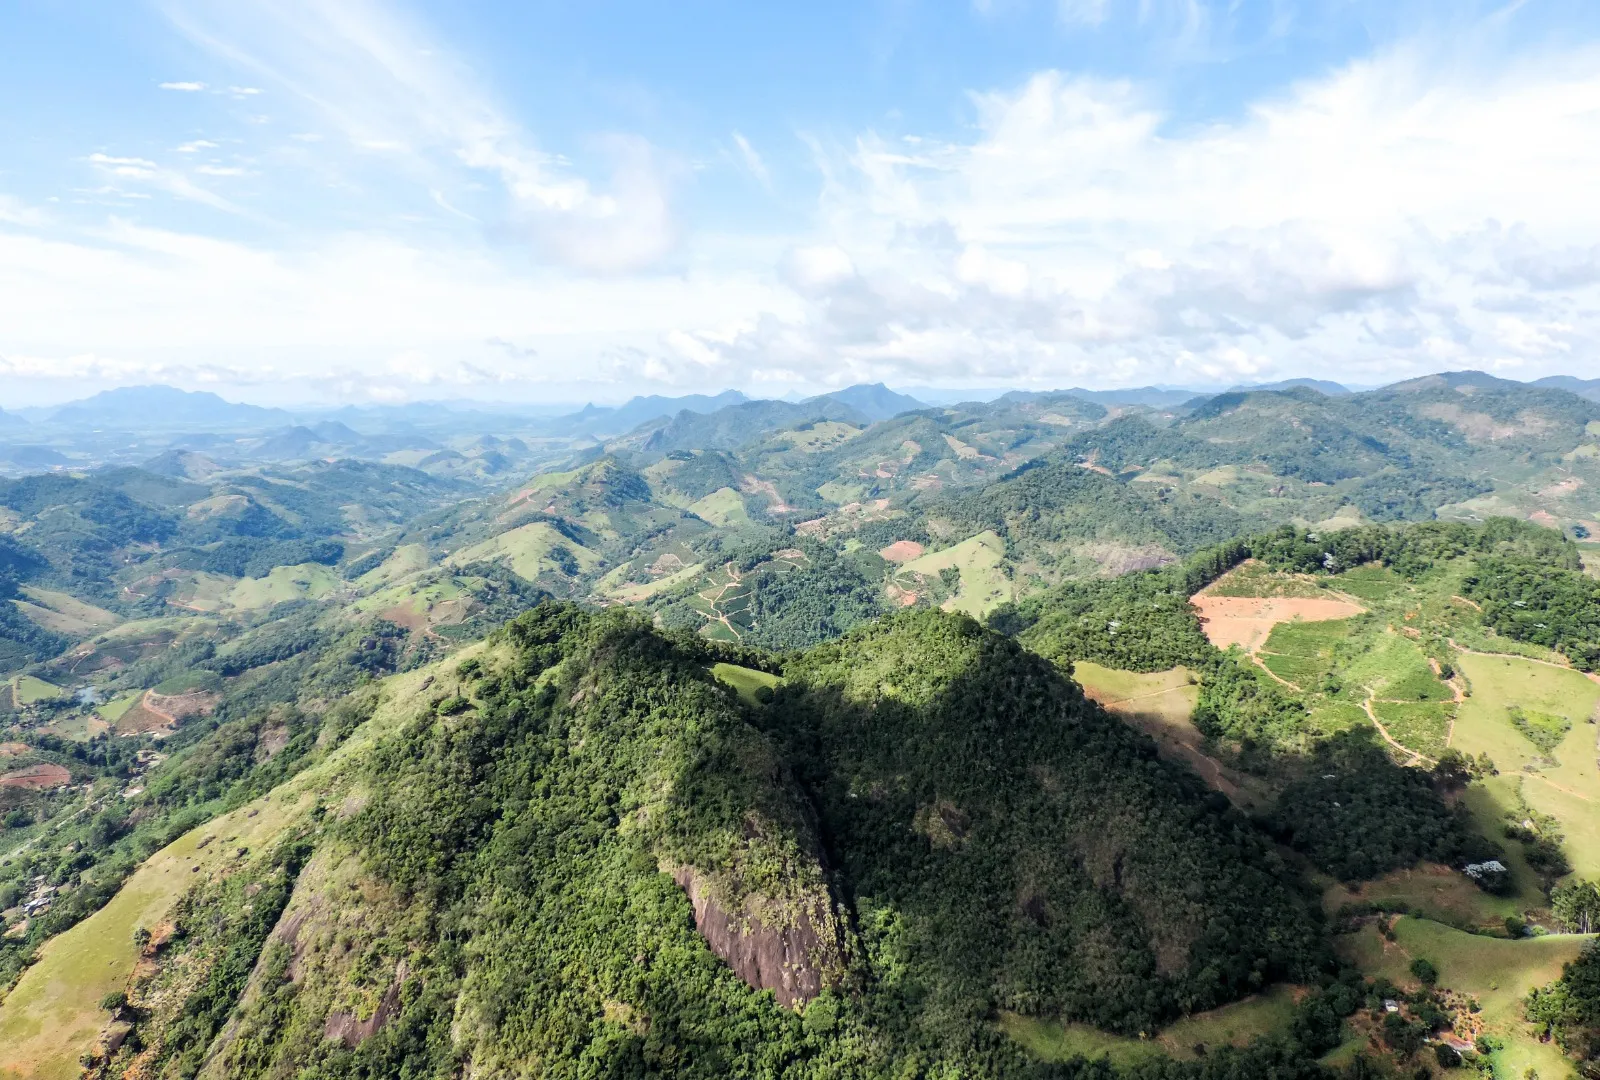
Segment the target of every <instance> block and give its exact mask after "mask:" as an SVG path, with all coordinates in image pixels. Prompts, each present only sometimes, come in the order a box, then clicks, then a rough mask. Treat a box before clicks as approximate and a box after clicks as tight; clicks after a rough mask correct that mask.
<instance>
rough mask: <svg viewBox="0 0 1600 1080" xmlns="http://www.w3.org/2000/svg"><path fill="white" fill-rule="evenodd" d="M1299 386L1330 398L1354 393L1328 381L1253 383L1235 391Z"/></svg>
mask: <svg viewBox="0 0 1600 1080" xmlns="http://www.w3.org/2000/svg"><path fill="white" fill-rule="evenodd" d="M1297 386H1303V387H1305V388H1306V389H1308V390H1315V391H1317V392H1318V393H1322V394H1327V395H1328V396H1329V397H1339V396H1341V395H1344V394H1349V393H1351V392H1352V391H1351V390H1350V388H1349V387H1347V386H1342V385H1340V384H1339V383H1336V382H1329V381H1328V380H1327V379H1284V380H1283V381H1281V382H1273V383H1251V384H1249V385H1248V386H1235V387H1233V389H1234V390H1292V389H1294V388H1295V387H1297Z"/></svg>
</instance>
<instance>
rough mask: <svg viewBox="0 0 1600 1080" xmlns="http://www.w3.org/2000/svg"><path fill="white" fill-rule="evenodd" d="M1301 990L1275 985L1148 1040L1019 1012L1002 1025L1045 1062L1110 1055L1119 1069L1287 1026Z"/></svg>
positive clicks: (1191, 1054)
mask: <svg viewBox="0 0 1600 1080" xmlns="http://www.w3.org/2000/svg"><path fill="white" fill-rule="evenodd" d="M1295 995H1296V991H1295V988H1293V987H1290V986H1274V987H1271V988H1269V989H1268V990H1266V991H1265V992H1264V993H1260V994H1255V995H1253V996H1251V997H1248V998H1245V999H1244V1000H1242V1001H1236V1002H1234V1003H1232V1004H1231V1005H1224V1006H1222V1007H1221V1008H1218V1009H1211V1010H1209V1011H1207V1012H1201V1013H1195V1014H1194V1015H1193V1016H1186V1017H1184V1018H1183V1019H1181V1020H1178V1021H1176V1022H1175V1023H1173V1024H1171V1025H1169V1026H1167V1027H1165V1028H1163V1029H1161V1030H1160V1031H1159V1032H1157V1033H1156V1034H1155V1035H1154V1036H1152V1037H1150V1038H1144V1039H1138V1038H1131V1037H1128V1036H1123V1035H1111V1034H1108V1033H1106V1032H1104V1031H1101V1030H1099V1029H1098V1028H1093V1027H1090V1026H1089V1025H1087V1024H1062V1023H1059V1022H1057V1021H1054V1020H1047V1019H1042V1018H1038V1017H1027V1016H1018V1015H1017V1014H1015V1013H1002V1014H1001V1017H1000V1029H1001V1030H1002V1031H1004V1032H1005V1033H1006V1035H1008V1036H1009V1037H1011V1038H1012V1039H1014V1040H1015V1041H1016V1042H1018V1043H1020V1044H1021V1045H1022V1046H1024V1047H1026V1048H1027V1050H1028V1052H1029V1053H1031V1054H1032V1055H1033V1056H1034V1057H1037V1058H1039V1059H1041V1060H1043V1061H1068V1060H1071V1059H1072V1058H1075V1057H1085V1058H1089V1059H1090V1060H1094V1059H1097V1058H1102V1057H1104V1058H1108V1059H1109V1060H1110V1062H1111V1064H1112V1065H1114V1066H1116V1067H1118V1068H1127V1067H1128V1066H1131V1065H1137V1064H1138V1063H1140V1062H1142V1061H1148V1060H1150V1059H1151V1058H1159V1057H1170V1058H1177V1059H1180V1060H1192V1059H1193V1058H1195V1057H1198V1056H1199V1055H1198V1053H1197V1052H1196V1051H1197V1049H1198V1048H1202V1047H1203V1048H1205V1049H1206V1050H1212V1049H1216V1048H1218V1047H1222V1046H1244V1045H1246V1044H1247V1043H1249V1042H1250V1041H1251V1040H1252V1039H1256V1038H1259V1037H1261V1036H1263V1035H1270V1034H1272V1033H1273V1032H1277V1031H1282V1030H1284V1029H1285V1028H1287V1027H1288V1025H1289V1021H1290V1019H1292V1017H1293V1015H1294V1004H1295Z"/></svg>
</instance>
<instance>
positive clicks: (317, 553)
mask: <svg viewBox="0 0 1600 1080" xmlns="http://www.w3.org/2000/svg"><path fill="white" fill-rule="evenodd" d="M342 558H344V544H342V543H340V542H339V541H337V540H316V539H304V538H297V539H292V540H279V539H268V538H261V537H245V536H235V537H230V538H229V539H227V540H223V541H221V542H220V543H216V544H212V545H209V546H207V547H203V548H191V549H189V550H187V551H183V552H181V553H179V555H178V558H177V559H176V560H175V565H177V566H180V567H182V568H183V569H185V570H205V571H208V572H210V573H213V574H226V575H227V576H229V577H252V578H253V577H266V576H267V574H269V573H271V572H272V568H273V567H275V566H299V565H301V564H303V563H321V564H323V565H324V566H332V565H333V564H334V563H337V562H338V561H339V560H340V559H342Z"/></svg>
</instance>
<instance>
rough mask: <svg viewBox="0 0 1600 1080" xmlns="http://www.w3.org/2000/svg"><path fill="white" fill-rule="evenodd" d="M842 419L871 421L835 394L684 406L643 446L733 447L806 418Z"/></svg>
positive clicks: (666, 448)
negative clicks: (708, 408)
mask: <svg viewBox="0 0 1600 1080" xmlns="http://www.w3.org/2000/svg"><path fill="white" fill-rule="evenodd" d="M808 420H809V421H820V420H842V421H844V422H845V423H847V424H862V425H865V424H866V423H868V422H869V421H868V419H867V417H865V416H863V415H862V414H861V413H860V411H858V410H857V409H854V408H852V407H851V406H849V405H846V404H845V403H843V402H841V401H836V400H833V399H831V398H826V397H824V398H813V399H812V400H811V401H807V402H803V403H801V404H799V405H791V404H790V403H789V402H787V401H746V402H744V403H742V404H739V405H733V406H730V407H729V408H726V409H718V410H717V411H716V412H713V413H696V412H691V411H690V410H688V409H684V410H683V411H682V412H680V413H678V415H677V416H674V417H673V418H672V419H671V420H669V421H668V422H667V423H665V424H663V425H662V426H661V427H659V428H657V429H656V430H655V431H654V432H653V433H651V434H650V436H649V437H648V439H646V440H645V441H644V442H643V444H642V446H641V449H645V450H650V451H660V452H666V451H669V450H732V449H735V448H736V447H740V446H744V445H745V444H746V443H749V442H752V441H754V440H755V439H757V438H759V437H760V436H762V435H764V434H766V433H767V432H769V431H776V430H778V429H779V428H784V427H792V426H794V425H796V424H803V423H805V422H806V421H808Z"/></svg>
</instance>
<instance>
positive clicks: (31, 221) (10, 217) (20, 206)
mask: <svg viewBox="0 0 1600 1080" xmlns="http://www.w3.org/2000/svg"><path fill="white" fill-rule="evenodd" d="M48 222H49V218H48V216H47V215H46V214H45V213H44V211H42V210H39V209H36V208H34V207H32V206H28V205H25V204H24V203H23V202H22V201H21V200H20V199H14V198H12V197H11V196H10V195H5V194H0V224H5V225H20V226H23V227H24V228H38V227H40V226H43V225H45V224H47V223H48Z"/></svg>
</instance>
